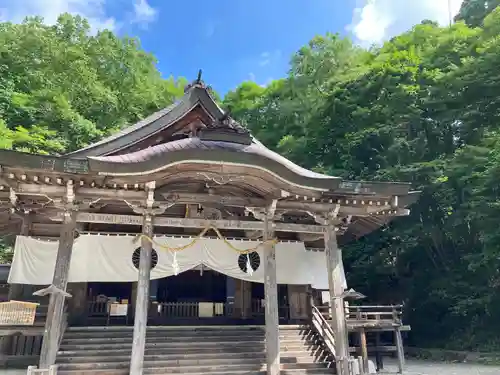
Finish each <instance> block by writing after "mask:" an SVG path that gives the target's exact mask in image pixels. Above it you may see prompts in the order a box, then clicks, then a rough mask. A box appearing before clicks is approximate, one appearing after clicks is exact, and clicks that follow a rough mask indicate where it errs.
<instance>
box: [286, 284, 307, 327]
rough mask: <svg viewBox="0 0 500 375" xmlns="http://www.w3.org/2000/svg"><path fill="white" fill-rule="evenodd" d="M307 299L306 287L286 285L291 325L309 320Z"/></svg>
mask: <svg viewBox="0 0 500 375" xmlns="http://www.w3.org/2000/svg"><path fill="white" fill-rule="evenodd" d="M308 299H309V286H308V285H288V304H289V306H290V321H291V322H292V323H300V322H302V321H305V320H307V319H308V318H309V309H308V302H309V300H308Z"/></svg>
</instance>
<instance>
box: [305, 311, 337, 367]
mask: <svg viewBox="0 0 500 375" xmlns="http://www.w3.org/2000/svg"><path fill="white" fill-rule="evenodd" d="M311 308H312V309H311V310H312V319H311V321H312V325H313V327H314V329H315V330H316V332H317V333H318V334H319V335H320V336H321V338H322V339H323V341H324V342H325V345H326V346H327V348H328V350H329V351H330V353H331V355H332V356H333V358H334V359H335V365H336V367H337V374H340V363H339V361H338V356H337V353H336V351H335V333H334V331H333V329H332V327H331V326H330V324H329V323H328V322H327V321H326V319H325V318H324V316H323V314H321V313H320V311H319V310H318V308H317V307H316V306H314V305H311Z"/></svg>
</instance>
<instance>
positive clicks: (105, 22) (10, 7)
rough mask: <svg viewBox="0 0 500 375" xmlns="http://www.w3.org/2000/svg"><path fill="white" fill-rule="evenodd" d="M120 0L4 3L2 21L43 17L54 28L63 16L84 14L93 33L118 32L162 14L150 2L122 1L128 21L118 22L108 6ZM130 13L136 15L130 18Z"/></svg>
mask: <svg viewBox="0 0 500 375" xmlns="http://www.w3.org/2000/svg"><path fill="white" fill-rule="evenodd" d="M117 1H118V0H0V2H1V3H2V6H1V7H0V20H4V21H12V22H16V23H17V22H21V21H22V20H23V19H24V18H26V17H28V16H40V17H43V19H44V22H45V23H47V24H49V25H52V24H54V23H55V22H56V21H57V18H58V17H59V15H61V14H62V13H70V14H73V15H80V16H82V17H84V18H86V19H87V20H88V22H89V24H90V27H91V28H92V32H96V31H98V30H103V29H109V30H112V31H117V29H118V28H120V26H123V24H124V23H129V24H131V23H135V24H140V25H142V26H144V25H146V24H148V23H150V22H153V21H154V20H156V18H157V15H158V11H157V9H155V8H153V7H152V6H151V5H149V3H148V1H147V0H120V2H123V3H124V6H125V7H126V8H130V9H131V10H132V11H131V12H129V13H128V17H127V18H128V19H126V20H125V19H124V20H117V19H116V18H115V17H114V16H112V15H110V14H109V12H108V11H107V6H109V5H111V4H112V3H115V4H116V2H117ZM130 14H132V16H131V17H130Z"/></svg>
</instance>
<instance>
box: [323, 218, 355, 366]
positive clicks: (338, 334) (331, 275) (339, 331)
mask: <svg viewBox="0 0 500 375" xmlns="http://www.w3.org/2000/svg"><path fill="white" fill-rule="evenodd" d="M325 229H326V230H325V255H326V267H327V272H328V286H329V289H330V309H331V315H332V328H333V331H334V333H335V352H336V355H337V374H338V375H348V374H349V363H348V359H349V344H348V340H347V326H346V321H345V310H344V299H343V298H342V297H341V295H342V293H344V286H343V285H342V279H343V275H342V267H341V265H342V263H341V262H342V250H340V249H339V247H338V245H337V234H336V231H335V226H334V225H333V224H332V223H331V222H327V225H326V228H325Z"/></svg>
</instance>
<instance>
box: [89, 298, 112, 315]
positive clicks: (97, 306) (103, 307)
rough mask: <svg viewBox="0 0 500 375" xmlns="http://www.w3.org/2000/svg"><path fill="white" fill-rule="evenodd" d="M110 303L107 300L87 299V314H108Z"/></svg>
mask: <svg viewBox="0 0 500 375" xmlns="http://www.w3.org/2000/svg"><path fill="white" fill-rule="evenodd" d="M108 305H109V303H108V302H106V301H87V316H89V317H105V316H107V315H108Z"/></svg>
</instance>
